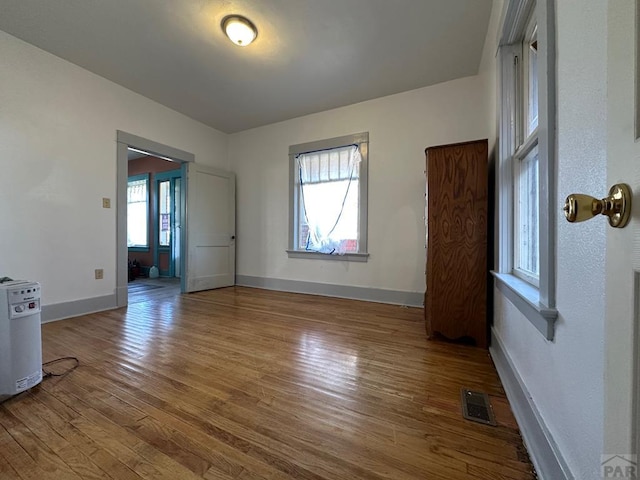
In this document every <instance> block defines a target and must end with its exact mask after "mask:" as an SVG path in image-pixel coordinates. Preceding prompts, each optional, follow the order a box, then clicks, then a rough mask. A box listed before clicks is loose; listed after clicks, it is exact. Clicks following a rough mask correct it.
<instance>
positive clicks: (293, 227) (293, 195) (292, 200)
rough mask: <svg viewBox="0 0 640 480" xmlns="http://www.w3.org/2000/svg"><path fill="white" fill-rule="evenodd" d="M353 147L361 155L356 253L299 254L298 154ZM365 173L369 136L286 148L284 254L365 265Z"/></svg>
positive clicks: (366, 253)
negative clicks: (286, 238)
mask: <svg viewBox="0 0 640 480" xmlns="http://www.w3.org/2000/svg"><path fill="white" fill-rule="evenodd" d="M348 145H356V146H357V147H358V149H359V151H360V157H361V161H360V166H359V180H358V182H359V184H358V186H359V190H358V192H359V200H358V201H359V203H358V210H359V225H358V230H359V231H358V233H359V238H358V252H357V253H345V254H343V255H337V254H328V253H319V252H309V251H306V250H300V249H299V247H298V246H299V245H300V243H299V242H298V238H297V235H298V228H297V219H299V218H300V215H299V210H298V209H299V205H300V202H299V199H298V195H299V192H298V188H297V187H296V185H297V183H296V178H297V168H298V167H297V162H296V156H297V155H299V154H301V153H308V152H314V151H318V150H328V149H331V148H338V147H345V146H348ZM368 172H369V132H362V133H356V134H353V135H345V136H342V137H335V138H329V139H326V140H318V141H315V142H308V143H301V144H298V145H291V146H290V147H289V248H288V249H287V254H288V256H289V258H307V259H319V260H343V261H350V262H366V261H367V260H368V257H369V253H368V251H367V217H368V208H367V204H368V183H369V182H368V177H369V175H368Z"/></svg>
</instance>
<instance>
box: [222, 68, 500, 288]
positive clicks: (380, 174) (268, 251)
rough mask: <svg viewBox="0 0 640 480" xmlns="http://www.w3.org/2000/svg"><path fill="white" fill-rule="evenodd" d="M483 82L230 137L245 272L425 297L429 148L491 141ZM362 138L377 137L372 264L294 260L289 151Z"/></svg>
mask: <svg viewBox="0 0 640 480" xmlns="http://www.w3.org/2000/svg"><path fill="white" fill-rule="evenodd" d="M399 74H400V72H399ZM363 81H366V79H364V80H363ZM482 85H483V84H482V82H481V81H480V79H479V77H477V76H476V77H469V78H463V79H459V80H455V81H452V82H447V83H443V84H439V85H435V86H431V87H426V88H422V89H418V90H413V91H409V92H405V93H401V94H397V95H392V96H389V97H384V98H379V99H375V100H371V101H367V102H363V103H359V104H356V105H351V106H348V107H343V108H338V109H335V110H329V111H326V112H322V113H318V114H313V115H308V116H304V117H301V118H296V119H293V120H289V121H285V122H282V123H277V124H273V125H268V126H265V127H261V128H257V129H253V130H248V131H245V132H241V133H237V134H233V135H231V136H230V140H229V157H230V160H231V165H232V166H233V167H232V168H233V170H234V171H235V173H236V174H237V179H238V180H237V182H238V189H237V202H238V203H237V211H238V218H237V238H238V240H237V248H238V257H237V274H238V275H249V276H257V277H264V278H275V279H286V280H306V281H312V282H319V283H328V284H337V285H350V286H360V287H373V288H380V289H387V290H396V291H403V292H424V287H425V277H424V269H425V238H424V235H425V227H424V220H423V217H424V192H425V178H424V173H423V172H424V169H425V156H424V149H425V148H426V147H429V146H433V145H439V144H445V143H450V142H461V141H466V140H475V139H479V138H487V136H488V133H489V131H490V129H489V128H488V127H487V121H486V118H487V112H486V109H487V105H486V102H485V98H484V91H483V88H482ZM363 131H368V132H369V140H370V142H369V229H368V230H369V231H368V234H369V236H368V243H369V253H370V258H369V261H368V262H367V263H350V262H343V261H331V260H307V259H289V258H288V257H287V254H286V252H285V249H286V248H287V245H288V225H289V220H288V212H289V159H288V149H289V145H294V144H298V143H304V142H310V141H313V140H321V139H325V138H332V137H337V136H341V135H347V134H351V133H358V132H363Z"/></svg>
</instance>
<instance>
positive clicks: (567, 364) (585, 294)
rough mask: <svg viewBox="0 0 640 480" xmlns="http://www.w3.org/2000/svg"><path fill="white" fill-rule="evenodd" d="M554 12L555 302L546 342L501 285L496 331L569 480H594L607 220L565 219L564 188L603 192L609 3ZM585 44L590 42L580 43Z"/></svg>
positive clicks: (572, 3) (576, 4)
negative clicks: (551, 332) (552, 333)
mask: <svg viewBox="0 0 640 480" xmlns="http://www.w3.org/2000/svg"><path fill="white" fill-rule="evenodd" d="M555 4H556V8H557V55H558V77H557V95H558V97H557V122H558V123H557V142H558V144H557V158H556V162H557V165H556V171H557V178H558V181H557V185H556V186H557V192H558V193H557V197H558V198H557V201H556V212H557V215H556V222H557V227H556V231H557V247H556V256H557V257H556V258H557V308H558V311H559V318H558V321H557V323H556V330H555V340H554V341H553V342H548V341H546V340H545V339H544V338H543V336H542V335H541V334H540V333H539V332H538V331H537V330H536V329H535V328H534V327H533V326H532V325H531V324H530V323H529V321H528V320H527V319H526V318H525V317H523V316H522V315H521V314H520V312H519V311H518V310H517V309H516V308H515V307H514V306H513V305H512V304H511V303H510V302H509V301H508V300H507V299H506V298H504V297H503V296H502V295H501V293H500V292H499V291H497V290H496V291H495V296H496V312H495V323H494V330H495V332H496V333H497V335H498V336H499V338H500V340H501V341H502V343H503V344H504V346H505V347H506V350H507V353H508V355H509V356H510V357H511V359H512V361H513V363H514V365H515V367H516V369H517V371H518V373H519V375H520V376H521V378H522V379H523V381H524V383H525V385H526V387H527V389H528V390H529V393H530V394H531V396H532V398H533V401H534V402H535V405H536V407H537V408H538V410H539V413H540V415H541V417H542V419H543V421H544V422H545V423H546V426H547V428H548V429H549V431H550V432H551V434H552V435H553V438H554V440H555V442H556V443H557V445H558V447H559V449H560V451H561V453H562V455H563V457H564V458H565V460H566V461H567V464H568V465H569V467H570V469H571V471H572V473H573V475H574V476H575V478H576V479H581V480H588V479H595V478H600V476H599V475H600V473H599V468H600V455H601V453H602V446H603V421H602V415H603V395H604V392H603V390H604V388H603V371H604V365H603V336H604V328H603V322H604V316H605V299H604V287H603V281H602V279H603V278H604V277H605V259H604V252H605V228H606V227H605V224H606V222H604V221H597V220H594V221H590V222H584V223H579V224H569V223H568V222H566V220H565V219H564V216H563V215H562V211H561V209H562V205H563V204H564V198H565V197H566V196H567V195H568V194H570V193H574V192H576V193H589V194H592V195H603V194H604V193H606V191H607V189H606V183H605V179H606V161H605V159H606V146H607V125H606V109H607V103H606V88H607V78H606V69H605V65H606V61H605V59H606V56H607V42H606V40H607V37H606V34H607V32H606V15H607V2H602V1H598V0H588V1H585V0H562V1H558V2H555ZM586 46H588V47H586Z"/></svg>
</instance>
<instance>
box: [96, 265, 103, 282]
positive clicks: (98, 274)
mask: <svg viewBox="0 0 640 480" xmlns="http://www.w3.org/2000/svg"><path fill="white" fill-rule="evenodd" d="M103 278H104V270H102V269H101V268H96V280H102V279H103Z"/></svg>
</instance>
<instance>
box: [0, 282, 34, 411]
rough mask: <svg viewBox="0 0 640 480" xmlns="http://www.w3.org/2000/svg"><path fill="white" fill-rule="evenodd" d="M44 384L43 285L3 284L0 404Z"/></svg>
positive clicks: (0, 294)
mask: <svg viewBox="0 0 640 480" xmlns="http://www.w3.org/2000/svg"><path fill="white" fill-rule="evenodd" d="M41 381H42V337H41V325H40V284H39V283H37V282H26V281H21V280H19V281H14V280H12V281H8V282H4V283H0V401H2V400H5V399H7V398H9V397H12V396H13V395H16V394H18V393H20V392H23V391H25V390H28V389H30V388H31V387H33V386H35V385H37V384H39V383H40V382H41Z"/></svg>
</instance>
